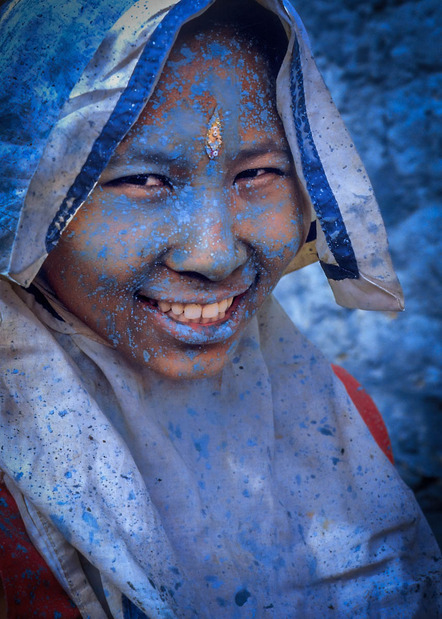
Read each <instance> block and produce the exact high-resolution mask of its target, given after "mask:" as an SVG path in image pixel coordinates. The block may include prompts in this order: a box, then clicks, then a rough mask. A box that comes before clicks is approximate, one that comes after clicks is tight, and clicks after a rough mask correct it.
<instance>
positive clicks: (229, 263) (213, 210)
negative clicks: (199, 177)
mask: <svg viewBox="0 0 442 619" xmlns="http://www.w3.org/2000/svg"><path fill="white" fill-rule="evenodd" d="M204 194H205V195H204V197H203V198H202V199H199V200H197V199H196V197H195V196H192V197H191V196H188V197H187V200H186V202H187V204H186V208H185V209H180V212H181V213H183V212H184V213H185V217H183V216H181V217H179V221H177V234H176V236H175V241H174V243H173V246H172V247H171V248H170V250H169V251H168V253H167V256H166V257H165V263H166V264H167V266H168V267H169V268H171V269H173V270H174V271H177V272H180V273H184V272H185V273H197V274H199V275H202V276H204V277H206V278H207V279H209V280H211V281H221V280H223V279H226V278H227V277H228V276H229V275H230V274H231V273H233V271H235V270H236V269H237V268H238V267H240V266H241V265H243V264H245V263H246V262H247V258H248V252H247V246H246V244H245V243H244V241H243V240H241V238H240V235H239V234H238V229H239V228H240V223H239V222H237V225H235V221H234V219H233V217H232V215H231V212H230V208H229V205H228V203H227V200H226V199H225V197H223V196H222V195H221V192H214V191H213V192H210V191H207V189H206V190H205V191H204ZM189 199H190V200H191V201H192V204H191V206H189Z"/></svg>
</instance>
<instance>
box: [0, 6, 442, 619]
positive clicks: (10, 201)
mask: <svg viewBox="0 0 442 619" xmlns="http://www.w3.org/2000/svg"><path fill="white" fill-rule="evenodd" d="M0 30H1V32H2V36H3V37H4V41H5V49H6V52H7V53H6V54H5V57H7V58H6V60H5V61H4V67H3V74H4V83H5V84H6V85H8V83H9V82H10V83H11V84H12V85H11V87H10V93H11V94H10V96H9V98H8V100H7V103H6V105H5V110H6V111H5V114H6V112H7V114H8V117H7V119H8V129H7V131H6V132H5V140H4V143H3V147H4V148H5V150H6V155H5V157H4V159H3V163H2V165H3V166H4V173H3V176H4V178H5V179H6V183H5V194H4V195H7V202H6V204H7V208H6V209H5V216H4V224H3V228H4V233H3V237H2V254H1V266H2V269H3V280H2V281H1V282H0V285H1V296H2V301H1V304H0V312H1V315H2V320H3V326H2V331H1V340H0V345H1V347H2V402H1V416H0V431H1V445H2V450H1V452H0V468H1V470H2V471H3V473H4V484H5V485H4V487H3V495H2V496H3V498H2V499H1V500H2V501H3V503H2V505H3V512H2V513H3V514H4V515H3V516H2V517H3V530H5V531H6V532H7V533H6V536H5V537H4V538H2V537H1V536H0V544H3V548H13V549H14V550H13V551H10V552H9V556H8V558H7V560H6V559H5V560H4V562H3V563H2V562H1V560H0V575H1V576H2V579H3V581H2V582H3V589H4V591H3V598H4V604H6V605H7V608H8V610H7V612H8V614H7V616H8V617H19V616H22V617H23V616H32V614H35V613H37V614H38V613H40V616H43V613H49V612H59V613H60V612H61V611H60V608H61V607H63V609H64V610H63V611H62V612H61V614H62V616H66V617H68V616H69V617H78V616H83V617H92V618H93V619H101V618H102V617H116V618H128V617H138V618H142V617H148V618H151V619H153V618H159V617H184V618H187V617H201V618H213V617H216V618H218V617H220V618H221V617H226V618H232V617H247V618H248V617H275V618H281V619H282V618H287V617H300V618H304V617H329V616H330V617H334V616H336V617H338V616H339V617H368V616H370V617H396V616H397V617H420V616H422V617H424V616H437V613H438V612H439V611H438V599H439V598H438V595H439V592H440V589H438V586H439V585H438V583H439V582H440V580H439V579H440V572H439V571H438V562H439V561H440V554H439V551H438V549H437V546H436V544H435V542H434V540H433V538H432V535H431V533H430V531H429V529H428V526H427V524H426V522H425V521H424V519H423V517H422V514H421V512H420V510H419V508H418V507H417V505H416V503H415V501H414V498H413V496H412V494H411V492H410V491H409V490H408V489H407V488H406V487H404V485H403V483H402V482H401V481H400V479H399V478H398V476H397V474H396V472H395V470H394V468H393V467H392V465H391V463H390V461H389V459H388V458H387V457H386V456H385V455H384V453H383V452H382V450H381V449H379V447H378V446H377V444H376V442H375V441H374V439H373V437H372V436H371V434H370V431H369V429H368V428H367V426H366V425H365V423H364V421H363V420H362V418H361V416H360V415H359V413H358V411H357V409H356V408H355V406H354V405H353V403H352V401H351V400H350V399H349V398H348V396H347V392H346V390H345V389H344V387H343V385H342V384H341V383H340V381H339V380H338V379H337V378H336V377H335V375H334V373H333V371H332V368H331V367H330V365H329V364H328V363H327V361H326V360H325V359H324V358H323V357H322V355H321V354H320V353H319V352H318V351H317V350H316V349H315V348H314V347H313V346H312V345H311V344H310V343H309V342H308V341H307V340H306V339H305V338H304V337H303V336H302V335H301V334H300V333H299V332H298V331H297V329H296V328H295V327H294V325H293V324H292V323H291V322H290V320H289V319H288V318H287V316H286V315H285V313H284V312H283V310H282V309H281V308H280V307H279V306H278V305H277V303H276V301H275V300H274V299H273V298H272V296H271V292H272V290H273V289H274V287H275V286H276V284H277V282H278V280H279V279H280V277H281V276H282V275H283V274H284V273H285V272H287V271H288V270H292V269H294V268H299V267H301V266H303V265H305V264H307V263H308V262H310V261H312V259H316V257H317V256H319V259H320V261H321V264H322V266H323V269H324V272H325V274H326V276H327V277H328V279H329V281H330V283H331V285H332V288H333V291H334V293H335V297H336V299H337V301H338V302H339V303H341V304H344V305H346V306H348V307H358V308H361V309H384V310H398V309H401V308H402V297H401V291H400V287H399V285H398V283H397V280H396V278H395V275H394V272H393V270H392V267H391V262H390V259H389V256H388V251H387V246H386V239H385V231H384V228H383V224H382V220H381V218H380V215H379V212H378V209H377V205H376V202H375V200H374V197H373V195H372V191H371V187H370V184H369V181H368V179H367V177H366V174H365V171H364V169H363V166H362V164H361V162H360V160H359V158H358V156H357V154H356V153H355V152H354V148H353V145H352V143H351V140H350V138H349V137H348V134H347V133H346V131H345V128H344V127H343V125H342V121H341V119H340V117H339V115H338V113H337V111H336V109H335V108H334V106H333V104H332V103H331V101H330V98H329V95H328V93H327V91H326V89H325V87H324V85H323V83H322V81H321V79H320V77H319V74H318V73H317V70H316V67H315V65H314V62H313V60H312V58H311V54H310V51H309V48H308V44H307V41H306V35H305V33H304V30H303V28H302V25H301V24H300V21H299V18H298V16H297V14H296V13H295V11H294V9H293V8H292V6H291V4H289V3H288V2H285V1H283V0H266V1H263V2H260V3H257V2H255V1H254V0H250V1H249V0H241V1H239V2H238V1H237V2H231V1H224V0H216V1H215V2H214V1H213V0H212V1H210V0H198V1H193V2H190V1H188V0H181V1H180V2H173V3H170V1H167V2H162V1H161V0H156V1H155V2H150V3H146V2H144V1H143V2H141V1H140V2H135V3H133V2H131V1H129V0H126V1H125V0H119V1H118V2H115V1H114V2H112V3H109V2H107V1H106V0H99V1H98V2H94V3H90V2H88V3H86V2H79V1H75V2H69V3H62V4H61V5H60V3H58V4H57V3H55V2H52V1H48V2H46V3H45V5H44V7H42V5H41V4H40V3H38V2H35V1H34V0H19V1H18V2H12V3H10V4H7V5H6V7H5V8H4V9H3V16H2V22H1V29H0ZM24 41H26V45H24V49H22V52H21V54H20V58H18V57H16V55H15V52H16V50H17V47H18V46H19V45H20V44H22V43H23V42H24ZM8 54H9V55H8ZM8 80H9V82H8ZM17 81H18V85H17ZM315 230H316V233H315ZM14 510H15V511H14ZM17 521H19V522H20V523H22V525H23V527H24V529H25V530H24V529H23V531H21V530H20V533H17V530H18V529H17V525H16V523H17ZM14 536H15V537H14ZM5 540H8V543H9V544H10V545H9V546H7V543H6V541H5ZM11 540H12V541H11ZM24 540H25V541H24ZM19 546H20V548H24V549H25V550H24V551H23V550H19ZM35 549H37V551H38V554H37V553H35V555H33V554H32V553H33V552H35ZM20 553H21V554H20ZM6 554H7V553H4V556H6ZM31 555H32V557H33V559H32V561H33V563H32V565H33V566H36V567H34V568H33V570H32V569H28V570H27V572H26V574H27V576H26V578H27V579H28V580H29V579H31V580H32V582H34V581H35V582H37V584H41V583H40V581H39V578H40V580H41V576H38V574H41V573H46V572H44V570H47V571H48V573H49V572H50V573H51V574H52V576H45V578H46V580H45V583H46V584H45V585H44V587H46V589H44V590H45V592H46V593H47V592H49V598H50V600H49V602H48V601H47V600H46V601H44V597H45V596H44V595H40V596H39V595H36V594H35V591H34V593H30V592H29V591H28V590H26V589H25V587H24V584H23V578H21V576H20V575H21V574H23V573H24V572H23V562H24V561H29V557H30V556H31ZM5 566H7V568H5ZM28 567H29V566H28ZM14 570H15V571H14ZM15 573H17V577H16V578H15V577H13V576H12V575H11V574H15ZM29 574H31V576H30V575H29ZM14 578H15V580H14ZM51 578H53V581H52V580H50V579H51ZM60 585H61V587H62V589H63V590H64V591H63V590H62V589H61V588H60ZM44 587H43V588H44ZM57 587H58V588H57ZM69 599H70V600H71V601H72V602H73V603H75V605H76V606H74V605H73V604H71V605H70V606H69V604H70V603H69V602H68V600H69ZM51 600H52V602H51ZM54 600H56V602H54ZM55 603H56V604H60V606H59V607H58V606H57V608H55V607H54V606H53V605H52V606H50V604H55ZM63 604H64V606H63ZM5 608H6V606H5ZM24 611H25V612H24ZM5 612H6V611H5ZM20 613H21V614H20ZM23 613H24V614H23Z"/></svg>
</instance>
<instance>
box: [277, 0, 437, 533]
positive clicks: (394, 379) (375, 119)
mask: <svg viewBox="0 0 442 619" xmlns="http://www.w3.org/2000/svg"><path fill="white" fill-rule="evenodd" d="M294 5H295V6H296V8H297V10H298V11H299V13H300V15H301V17H302V19H303V21H304V23H305V25H306V28H307V31H308V33H309V35H310V39H311V43H312V48H313V52H314V55H315V57H316V59H317V62H318V65H319V67H320V69H321V72H322V74H323V76H324V79H325V81H326V83H327V85H328V87H329V89H330V91H331V93H332V95H333V98H334V100H335V102H336V104H337V106H338V108H339V110H340V111H341V113H342V114H343V116H344V119H345V121H346V123H347V126H348V128H349V129H350V132H351V134H352V136H353V138H354V141H355V143H356V146H357V148H358V150H359V153H360V154H361V156H362V159H363V161H364V163H365V165H366V166H367V169H368V172H369V174H370V177H371V180H372V182H373V186H374V189H375V192H376V195H377V197H378V200H379V202H380V207H381V210H382V214H383V217H384V220H385V223H386V226H387V231H388V234H389V239H390V247H391V252H392V256H393V261H394V264H395V267H396V269H397V271H398V275H399V278H400V281H401V284H402V286H403V288H404V293H405V304H406V311H405V312H404V313H402V314H393V313H378V312H363V311H359V310H357V311H352V310H346V309H343V308H340V307H338V306H336V305H335V303H334V301H333V297H332V294H331V291H330V290H329V287H328V284H327V283H326V281H325V278H324V275H323V274H322V272H321V269H320V267H319V266H318V265H312V266H310V267H307V268H306V269H304V270H302V271H300V272H298V273H294V274H292V275H290V276H288V277H286V278H284V280H283V281H282V282H281V283H280V284H279V286H278V289H277V295H278V297H279V299H280V300H281V301H282V302H283V304H284V306H285V308H286V309H287V310H288V312H289V313H290V315H291V316H292V319H293V321H294V322H295V324H297V325H298V326H299V327H300V328H301V330H303V331H304V332H305V333H307V334H308V336H309V337H310V339H311V340H312V341H314V342H315V343H316V344H318V345H319V347H320V348H321V349H322V350H323V351H324V352H325V354H326V355H327V356H328V357H329V359H331V360H332V361H334V362H335V363H338V364H340V365H343V366H344V367H346V368H347V369H348V370H349V371H350V372H351V373H352V374H353V375H354V376H355V377H356V378H357V379H358V380H359V381H360V382H362V383H363V385H364V386H365V387H366V389H367V390H368V391H369V393H370V394H371V395H372V397H373V398H374V399H375V401H376V403H377V405H378V407H379V408H380V410H381V412H382V415H383V417H384V419H385V421H386V424H387V426H388V429H389V432H390V436H391V439H392V444H393V453H394V456H395V461H396V465H397V467H398V469H399V472H400V474H401V475H402V476H403V478H404V479H405V481H406V482H407V483H408V484H409V485H410V486H411V487H412V488H413V489H414V491H415V493H416V496H417V498H418V500H419V502H420V504H421V506H422V508H423V509H424V512H425V514H426V516H427V518H428V520H429V522H430V524H431V526H432V527H433V530H434V531H435V533H436V535H437V537H438V540H439V544H441V543H442V448H441V445H442V412H441V406H440V402H441V395H442V382H441V380H440V368H441V359H442V333H441V331H442V329H441V312H440V307H441V299H442V294H441V290H440V283H441V282H442V277H441V275H442V262H441V261H440V258H439V255H440V249H441V245H440V238H441V236H442V225H441V215H440V213H441V211H440V204H441V192H440V180H439V179H440V178H441V176H442V175H441V172H442V170H441V168H442V164H441V158H440V152H441V149H440V144H441V133H442V129H441V127H442V123H441V119H440V116H441V109H442V103H441V100H440V93H441V92H442V89H441V81H442V80H441V64H442V62H441V60H442V54H441V53H440V52H441V43H440V42H441V40H442V33H441V29H442V28H441V25H442V4H441V3H440V2H438V1H437V0H414V1H410V2H406V1H405V2H404V1H402V2H401V1H400V0H384V1H380V0H366V1H365V2H363V3H354V2H350V0H335V1H334V2H329V0H296V2H294Z"/></svg>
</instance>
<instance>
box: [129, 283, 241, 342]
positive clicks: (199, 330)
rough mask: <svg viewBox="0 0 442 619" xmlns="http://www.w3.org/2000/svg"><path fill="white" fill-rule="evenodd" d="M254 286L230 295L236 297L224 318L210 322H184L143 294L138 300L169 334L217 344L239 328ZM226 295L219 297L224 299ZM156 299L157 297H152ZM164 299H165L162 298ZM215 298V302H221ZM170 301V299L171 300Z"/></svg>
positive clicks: (184, 340) (175, 337)
mask: <svg viewBox="0 0 442 619" xmlns="http://www.w3.org/2000/svg"><path fill="white" fill-rule="evenodd" d="M251 291H252V287H249V288H248V289H247V290H246V291H244V292H241V293H239V294H238V295H230V296H233V297H234V300H233V303H232V305H231V306H230V307H229V309H228V310H227V312H226V315H225V316H224V318H221V319H220V320H217V321H216V322H211V323H208V324H205V325H203V324H199V323H182V322H177V321H176V320H174V319H173V318H170V317H169V316H168V315H167V314H165V313H164V312H162V311H161V310H160V309H159V307H157V306H154V305H153V304H152V303H151V301H150V299H149V298H147V297H144V296H142V295H138V296H137V300H138V302H140V303H142V304H143V305H144V307H145V309H146V312H148V313H149V314H150V316H151V318H152V319H153V320H154V321H155V322H156V324H157V325H158V327H159V328H160V329H162V330H164V331H165V332H166V333H167V334H168V335H170V336H171V337H173V338H174V339H176V340H179V341H180V342H183V343H185V344H193V345H198V344H216V343H218V342H222V341H225V340H228V339H229V338H230V337H232V336H233V335H234V334H235V333H236V332H237V331H238V329H239V327H240V325H241V323H242V322H243V320H244V319H245V317H246V315H247V305H248V299H249V297H250V295H251ZM224 298H225V297H223V298H219V301H222V300H223V299H224ZM152 300H153V301H156V299H152ZM160 300H163V299H160ZM219 301H216V300H214V301H213V303H215V302H219ZM169 302H170V301H169ZM174 302H177V303H199V301H197V300H191V301H188V300H187V301H181V300H180V301H177V300H174Z"/></svg>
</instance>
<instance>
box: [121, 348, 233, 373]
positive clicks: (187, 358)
mask: <svg viewBox="0 0 442 619" xmlns="http://www.w3.org/2000/svg"><path fill="white" fill-rule="evenodd" d="M231 349H232V345H231V344H225V345H223V346H219V345H218V346H215V347H214V350H210V349H207V347H204V348H202V347H198V348H194V349H193V348H191V349H189V350H187V351H185V352H181V353H177V352H175V353H170V352H169V353H168V354H167V355H166V354H161V353H160V354H157V355H156V356H154V355H152V356H151V357H150V358H149V359H144V358H143V359H138V358H137V359H134V358H133V356H132V357H131V358H130V361H131V362H132V364H133V365H135V366H136V367H137V369H138V370H139V371H141V372H142V371H143V370H146V369H147V370H151V371H153V372H155V373H157V374H159V375H160V376H161V377H164V378H169V379H171V380H189V381H191V380H197V379H202V378H210V377H212V376H216V375H217V374H220V373H221V372H222V370H223V368H224V366H225V365H226V364H227V363H229V361H230V359H229V355H228V354H227V351H228V350H229V351H230V350H231Z"/></svg>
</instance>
